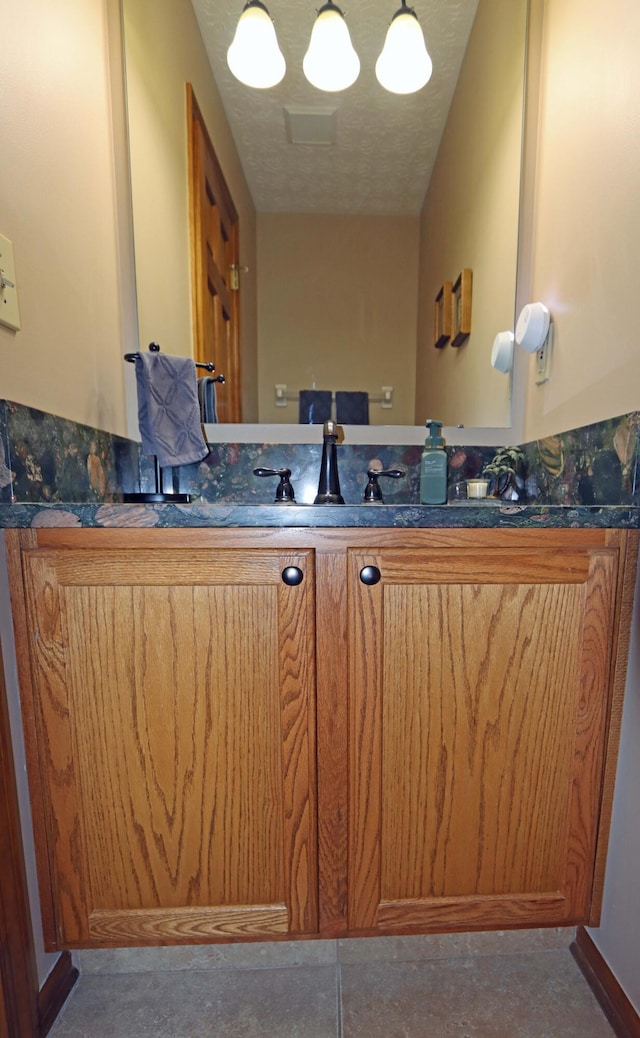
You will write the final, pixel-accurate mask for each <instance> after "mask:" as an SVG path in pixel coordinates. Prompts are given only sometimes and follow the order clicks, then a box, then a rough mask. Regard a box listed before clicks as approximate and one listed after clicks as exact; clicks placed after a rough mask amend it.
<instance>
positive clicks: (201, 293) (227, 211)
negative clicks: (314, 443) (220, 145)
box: [187, 85, 242, 422]
mask: <svg viewBox="0 0 640 1038" xmlns="http://www.w3.org/2000/svg"><path fill="white" fill-rule="evenodd" d="M187 119H188V131H189V165H190V169H189V174H190V175H189V207H190V223H191V257H192V264H191V266H192V274H191V276H192V295H193V323H194V356H195V360H196V361H201V362H204V363H207V362H212V363H213V364H215V367H216V371H217V372H218V373H219V374H223V375H224V376H225V379H226V382H225V384H224V385H220V384H219V385H218V386H217V387H216V398H217V410H218V420H219V421H220V422H241V421H242V371H241V363H240V340H239V282H238V270H239V224H238V213H237V210H236V207H235V206H234V204H233V199H232V197H231V192H230V191H229V188H228V186H227V183H226V181H225V178H224V174H223V172H222V169H221V167H220V164H219V162H218V159H217V157H216V153H215V150H214V148H213V144H212V143H211V139H210V137H209V134H208V132H207V128H206V125H205V122H204V119H203V117H202V113H201V112H200V108H199V107H198V103H197V101H196V99H195V96H194V94H193V90H192V88H191V86H190V85H188V86H187Z"/></svg>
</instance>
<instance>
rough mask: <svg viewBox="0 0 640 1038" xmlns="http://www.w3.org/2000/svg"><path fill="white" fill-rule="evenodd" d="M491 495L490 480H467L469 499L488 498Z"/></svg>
mask: <svg viewBox="0 0 640 1038" xmlns="http://www.w3.org/2000/svg"><path fill="white" fill-rule="evenodd" d="M488 493H489V480H488V479H468V480H467V497H475V498H479V497H486V496H487V494H488Z"/></svg>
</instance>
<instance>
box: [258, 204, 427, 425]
mask: <svg viewBox="0 0 640 1038" xmlns="http://www.w3.org/2000/svg"><path fill="white" fill-rule="evenodd" d="M417 262H418V220H417V217H387V216H337V215H335V216H334V215H321V216H318V215H315V216H313V215H305V214H290V213H286V214H285V213H261V214H259V216H258V269H259V279H258V307H259V313H260V327H259V343H258V368H259V384H260V421H262V422H297V421H298V406H297V404H296V403H290V404H289V405H288V406H287V407H275V405H274V397H275V390H274V386H275V385H276V384H282V383H284V384H286V385H287V386H288V387H289V388H290V389H291V390H293V391H294V392H297V391H299V390H300V389H311V388H312V386H313V383H314V382H315V384H316V388H318V389H330V390H343V389H345V390H364V391H366V392H368V393H369V394H370V395H372V394H379V393H380V390H381V388H382V386H393V390H394V403H393V408H392V409H390V410H383V409H382V408H380V407H379V406H376V405H373V404H372V405H371V406H370V409H369V410H370V420H371V423H372V424H376V425H379V424H383V423H384V424H386V425H413V372H414V370H415V351H416V306H417V299H416V295H417Z"/></svg>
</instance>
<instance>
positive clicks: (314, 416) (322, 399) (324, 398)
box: [298, 389, 331, 425]
mask: <svg viewBox="0 0 640 1038" xmlns="http://www.w3.org/2000/svg"><path fill="white" fill-rule="evenodd" d="M330 418H331V391H330V390H328V389H301V390H300V411H299V416H298V421H299V422H300V425H322V424H323V423H324V422H328V421H329V419H330Z"/></svg>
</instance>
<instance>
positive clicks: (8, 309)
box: [0, 234, 20, 332]
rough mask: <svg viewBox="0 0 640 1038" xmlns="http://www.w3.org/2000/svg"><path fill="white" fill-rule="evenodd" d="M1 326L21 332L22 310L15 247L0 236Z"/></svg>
mask: <svg viewBox="0 0 640 1038" xmlns="http://www.w3.org/2000/svg"><path fill="white" fill-rule="evenodd" d="M0 324H6V326H7V328H11V329H13V331H14V332H19V331H20V310H19V309H18V289H17V288H16V267H15V263H14V262H13V245H12V244H11V242H10V241H9V239H8V238H5V237H4V235H2V234H0Z"/></svg>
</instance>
